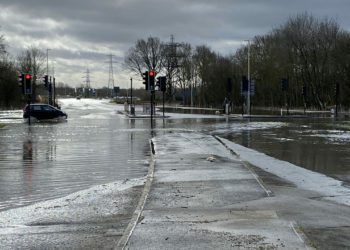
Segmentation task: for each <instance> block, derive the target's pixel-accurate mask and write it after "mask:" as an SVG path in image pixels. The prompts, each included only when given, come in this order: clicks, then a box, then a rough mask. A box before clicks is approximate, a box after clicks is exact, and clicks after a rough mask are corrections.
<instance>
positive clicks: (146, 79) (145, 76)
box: [142, 71, 149, 90]
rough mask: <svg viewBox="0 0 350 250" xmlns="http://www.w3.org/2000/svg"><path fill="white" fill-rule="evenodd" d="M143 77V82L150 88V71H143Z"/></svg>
mask: <svg viewBox="0 0 350 250" xmlns="http://www.w3.org/2000/svg"><path fill="white" fill-rule="evenodd" d="M142 79H143V82H142V83H143V84H145V87H146V90H148V85H149V75H148V71H146V72H145V73H142Z"/></svg>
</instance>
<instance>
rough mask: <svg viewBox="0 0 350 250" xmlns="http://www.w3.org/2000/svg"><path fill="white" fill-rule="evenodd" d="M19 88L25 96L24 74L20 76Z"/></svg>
mask: <svg viewBox="0 0 350 250" xmlns="http://www.w3.org/2000/svg"><path fill="white" fill-rule="evenodd" d="M18 83H19V87H20V88H21V89H22V93H23V94H24V74H20V75H19V76H18Z"/></svg>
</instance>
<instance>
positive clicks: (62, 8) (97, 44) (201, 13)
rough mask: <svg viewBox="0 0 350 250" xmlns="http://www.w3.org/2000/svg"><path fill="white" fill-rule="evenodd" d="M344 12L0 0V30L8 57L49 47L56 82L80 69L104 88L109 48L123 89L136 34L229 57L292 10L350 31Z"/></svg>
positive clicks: (220, 1)
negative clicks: (127, 55)
mask: <svg viewBox="0 0 350 250" xmlns="http://www.w3.org/2000/svg"><path fill="white" fill-rule="evenodd" d="M349 10H350V1H349V0H144V1H141V0H1V1H0V26H1V28H0V34H3V35H4V36H5V39H6V43H7V45H8V51H9V52H10V53H11V54H12V55H13V56H16V55H17V54H18V52H19V51H21V50H23V49H25V48H27V47H29V46H32V45H33V46H36V47H39V48H41V49H42V50H43V51H44V52H45V53H46V50H47V49H50V50H49V62H50V69H51V73H50V74H52V68H54V71H55V72H54V73H55V76H56V81H58V82H64V83H67V84H70V85H71V86H79V85H81V84H83V82H84V78H83V77H84V72H86V69H87V68H89V70H90V72H91V74H90V77H91V85H92V87H101V86H107V84H108V73H109V65H108V63H107V62H108V58H107V54H111V53H112V54H113V55H115V58H114V61H115V64H114V73H115V74H114V79H115V85H116V86H120V87H121V88H125V87H128V86H129V84H130V77H133V78H134V81H133V83H134V84H135V85H136V86H141V79H139V78H138V76H135V75H132V74H131V73H130V72H128V71H127V70H125V69H123V68H122V67H121V65H122V63H123V61H124V55H125V52H126V51H127V50H128V49H129V48H130V47H132V46H133V45H134V44H135V42H136V40H137V39H140V38H143V39H147V37H149V36H155V37H159V38H160V39H161V41H169V40H170V35H171V34H173V35H174V37H175V41H176V42H187V43H191V44H192V45H193V46H196V45H203V44H205V45H208V46H209V47H210V48H212V49H213V50H214V51H216V52H219V53H221V54H223V55H228V54H230V53H233V52H235V50H236V49H237V48H239V47H240V46H241V45H243V44H244V43H245V42H244V40H247V39H251V38H253V37H254V36H256V35H262V34H265V33H267V32H269V31H270V30H272V29H273V28H275V27H278V26H280V25H281V24H283V23H284V22H286V21H287V19H288V18H289V17H290V16H295V15H296V14H298V13H304V12H308V13H309V14H312V15H314V16H316V17H320V18H324V17H328V18H334V19H335V20H336V21H337V22H338V23H339V24H340V26H341V28H343V29H345V30H348V31H350V15H349ZM53 65H54V66H53Z"/></svg>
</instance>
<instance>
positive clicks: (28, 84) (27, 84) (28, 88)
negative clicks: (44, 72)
mask: <svg viewBox="0 0 350 250" xmlns="http://www.w3.org/2000/svg"><path fill="white" fill-rule="evenodd" d="M24 94H25V95H31V94H32V76H31V74H24Z"/></svg>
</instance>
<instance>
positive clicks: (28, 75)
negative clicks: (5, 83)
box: [24, 74, 32, 79]
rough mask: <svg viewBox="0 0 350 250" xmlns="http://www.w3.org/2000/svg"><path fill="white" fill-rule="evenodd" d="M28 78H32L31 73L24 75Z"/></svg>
mask: <svg viewBox="0 0 350 250" xmlns="http://www.w3.org/2000/svg"><path fill="white" fill-rule="evenodd" d="M24 77H25V78H26V79H30V78H32V76H31V75H30V74H25V76H24Z"/></svg>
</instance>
